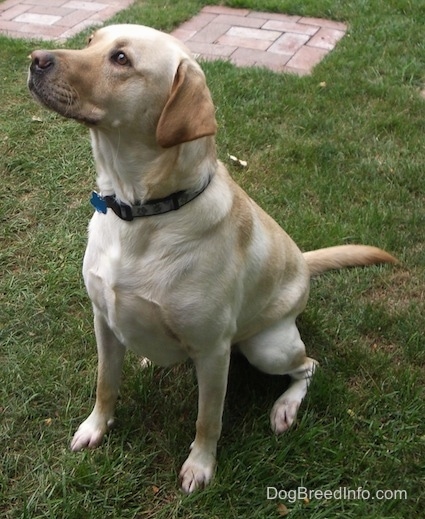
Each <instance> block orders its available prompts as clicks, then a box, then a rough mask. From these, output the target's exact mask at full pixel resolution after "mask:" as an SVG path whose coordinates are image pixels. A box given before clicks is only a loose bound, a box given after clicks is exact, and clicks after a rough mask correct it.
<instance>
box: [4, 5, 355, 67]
mask: <svg viewBox="0 0 425 519" xmlns="http://www.w3.org/2000/svg"><path fill="white" fill-rule="evenodd" d="M133 1H134V0H5V1H3V2H1V3H0V33H3V34H7V35H8V36H10V37H12V38H13V37H19V38H37V39H45V40H59V41H64V40H66V39H67V38H69V37H71V36H73V35H75V34H77V33H78V32H80V31H82V30H84V29H86V28H87V27H90V26H97V25H102V24H103V23H104V22H105V21H106V20H108V19H109V18H110V17H112V16H113V15H114V14H115V13H117V12H118V11H120V10H122V9H124V8H126V7H128V6H129V5H131V4H132V3H133ZM346 30H347V26H346V24H344V23H342V22H336V21H334V20H326V19H321V18H312V17H305V16H304V17H303V16H297V15H287V14H284V13H266V12H261V11H252V10H250V9H234V8H231V7H227V6H223V5H208V6H205V7H203V8H202V9H201V11H200V12H199V13H198V14H197V15H196V16H194V17H193V18H191V19H190V20H187V21H186V22H184V23H183V24H181V25H180V26H179V27H177V28H176V29H175V30H174V31H173V32H172V34H173V35H174V36H175V37H176V38H178V39H180V40H181V41H183V42H185V43H186V45H187V46H188V47H189V48H190V49H191V50H192V52H193V53H194V54H195V55H196V57H199V59H201V60H202V59H204V60H216V59H224V60H229V61H231V62H232V63H234V64H235V65H237V66H262V67H267V68H269V69H271V70H274V71H276V72H288V73H293V74H298V75H300V76H301V75H306V74H310V73H311V71H312V69H313V67H314V66H315V65H317V64H318V63H319V62H320V61H321V60H322V59H323V58H324V57H325V56H326V55H327V54H328V53H329V52H330V51H332V50H333V49H334V47H335V45H336V44H337V42H338V41H339V40H340V39H341V38H342V37H343V36H344V34H345V32H346Z"/></svg>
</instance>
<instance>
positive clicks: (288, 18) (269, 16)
mask: <svg viewBox="0 0 425 519" xmlns="http://www.w3.org/2000/svg"><path fill="white" fill-rule="evenodd" d="M251 16H252V17H254V18H261V19H263V20H279V21H281V22H288V23H291V22H297V21H298V20H300V19H301V16H293V15H290V14H280V13H262V12H257V11H255V12H254V11H253V12H251V13H249V15H248V17H251Z"/></svg>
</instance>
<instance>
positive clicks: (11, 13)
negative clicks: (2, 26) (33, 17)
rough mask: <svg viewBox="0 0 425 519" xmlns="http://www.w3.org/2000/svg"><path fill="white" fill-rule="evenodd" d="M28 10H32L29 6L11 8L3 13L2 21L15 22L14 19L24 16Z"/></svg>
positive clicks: (0, 16)
mask: <svg viewBox="0 0 425 519" xmlns="http://www.w3.org/2000/svg"><path fill="white" fill-rule="evenodd" d="M28 9H30V6H29V5H22V4H18V5H14V6H11V7H10V8H9V9H6V10H5V11H3V12H2V13H1V14H0V19H2V20H13V19H14V18H16V17H17V16H19V15H20V14H23V13H25V12H26V11H28Z"/></svg>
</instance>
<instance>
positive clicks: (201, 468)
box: [180, 450, 215, 494]
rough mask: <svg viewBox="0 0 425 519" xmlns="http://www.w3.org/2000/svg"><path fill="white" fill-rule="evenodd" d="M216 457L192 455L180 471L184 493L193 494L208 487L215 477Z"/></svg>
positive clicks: (192, 453) (200, 454)
mask: <svg viewBox="0 0 425 519" xmlns="http://www.w3.org/2000/svg"><path fill="white" fill-rule="evenodd" d="M214 469H215V457H214V456H212V455H209V454H203V453H199V454H197V455H196V454H194V451H193V450H192V452H191V454H190V455H189V457H188V458H187V460H186V461H185V462H184V464H183V467H182V469H181V471H180V481H181V487H182V490H183V492H185V493H186V494H191V493H192V492H195V490H199V489H201V488H204V487H206V486H207V485H208V483H209V482H210V481H211V479H212V478H213V476H214Z"/></svg>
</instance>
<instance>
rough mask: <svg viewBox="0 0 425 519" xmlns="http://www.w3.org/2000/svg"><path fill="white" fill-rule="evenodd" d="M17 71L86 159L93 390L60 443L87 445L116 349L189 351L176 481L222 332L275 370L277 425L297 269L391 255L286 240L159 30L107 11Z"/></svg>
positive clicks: (187, 478)
mask: <svg viewBox="0 0 425 519" xmlns="http://www.w3.org/2000/svg"><path fill="white" fill-rule="evenodd" d="M28 86H29V89H30V91H31V93H32V95H33V96H34V97H35V99H36V100H37V101H38V102H40V103H41V104H43V105H44V106H46V107H48V108H50V109H53V110H54V111H56V112H58V113H59V114H61V115H62V116H64V117H67V118H70V119H75V120H77V121H79V122H81V123H83V124H84V125H86V126H87V127H88V128H89V131H90V135H91V143H92V148H93V155H94V160H95V164H96V172H97V184H98V190H99V192H98V193H97V192H94V193H93V196H92V203H93V205H94V206H95V208H96V211H95V212H94V214H93V217H92V219H91V221H90V225H89V237H88V243H87V249H86V252H85V256H84V262H83V276H84V281H85V285H86V288H87V292H88V294H89V296H90V299H91V301H92V304H93V312H94V329H95V335H96V341H97V350H98V379H97V392H96V402H95V405H94V408H93V411H92V412H91V414H90V416H89V417H88V418H87V419H86V420H85V421H84V422H83V423H82V424H81V425H80V427H79V428H78V430H77V432H76V433H75V435H74V437H73V439H72V443H71V448H72V450H73V451H79V450H81V449H83V448H85V447H88V448H94V447H97V446H98V445H99V444H100V443H101V441H102V438H103V436H104V435H105V433H106V432H107V431H108V430H109V428H110V427H111V425H112V424H113V420H114V408H115V404H116V400H117V396H118V388H119V385H120V378H121V370H122V364H123V358H124V353H125V351H126V349H130V350H132V351H134V352H136V353H137V354H140V355H141V356H142V357H144V358H146V359H149V360H150V361H152V362H154V363H155V364H158V365H160V366H169V365H172V364H174V363H178V362H183V361H185V360H186V359H188V358H190V359H192V361H193V363H194V365H195V368H196V374H197V381H198V389H199V401H198V417H197V421H196V435H195V439H194V442H193V443H192V445H191V448H190V453H189V456H188V458H187V459H186V461H185V462H184V464H183V466H182V469H181V472H180V480H181V486H182V489H183V491H184V492H186V493H191V492H193V491H195V490H196V489H199V488H202V487H204V486H205V485H207V484H208V483H209V482H210V480H211V479H212V477H213V475H214V472H215V465H216V450H217V442H218V439H219V437H220V433H221V428H222V413H223V406H224V400H225V394H226V387H227V377H228V369H229V360H230V354H231V351H232V348H233V347H234V346H236V345H237V347H238V349H239V351H240V352H241V353H242V354H243V355H245V356H246V358H247V359H248V361H249V362H250V363H251V364H253V365H254V366H256V367H257V368H259V369H260V370H262V371H263V372H265V373H269V374H275V375H284V374H285V375H290V377H291V384H290V386H289V388H288V389H287V390H286V391H285V392H284V393H283V394H282V396H281V397H280V398H278V400H277V401H276V403H275V404H274V406H273V409H272V412H271V427H272V430H273V431H274V432H275V433H277V434H279V433H282V432H284V431H286V430H287V429H288V428H289V427H290V426H291V425H292V424H293V422H294V420H295V418H296V415H297V411H298V408H299V406H300V403H301V401H302V399H303V398H304V396H305V394H306V391H307V387H308V385H309V381H310V379H311V377H312V374H313V372H314V369H315V366H316V361H314V360H313V359H311V358H309V357H307V355H306V351H305V346H304V343H303V342H302V340H301V337H300V334H299V332H298V329H297V326H296V322H295V320H296V318H297V316H298V315H299V314H300V313H301V312H302V311H303V310H304V308H305V306H306V303H307V298H308V293H309V286H310V278H311V276H314V275H317V274H320V273H322V272H324V271H327V270H329V269H335V268H342V267H349V266H363V265H369V264H375V263H383V262H388V263H395V262H396V259H395V258H394V257H393V256H391V255H390V254H388V253H387V252H385V251H383V250H381V249H378V248H376V247H370V246H364V245H342V246H336V247H330V248H325V249H320V250H315V251H310V252H305V253H302V252H300V250H299V248H298V247H297V246H296V245H295V243H294V242H293V241H292V239H291V238H290V237H289V236H288V235H287V234H286V233H285V232H284V231H283V230H282V228H281V227H280V226H279V225H278V224H277V223H276V222H275V221H274V220H273V219H272V218H271V217H270V216H268V215H267V214H266V213H265V212H264V211H263V210H262V209H261V208H260V207H258V206H257V205H256V203H255V202H254V201H253V200H252V199H251V198H249V197H248V195H247V194H246V193H245V192H244V191H243V190H242V189H241V188H240V187H239V186H238V185H237V184H236V183H235V182H234V181H233V180H232V178H231V177H230V175H229V173H228V172H227V171H226V168H225V166H224V165H223V164H222V163H221V162H220V161H219V160H217V157H216V148H215V138H214V136H215V134H216V131H217V124H216V119H215V109H214V105H213V102H212V99H211V95H210V92H209V89H208V87H207V84H206V80H205V76H204V74H203V72H202V70H201V67H200V66H199V64H198V63H197V62H196V61H195V59H194V58H193V57H192V55H191V53H190V51H189V50H188V49H187V48H186V47H185V45H184V44H183V43H181V42H180V41H178V40H177V39H175V38H174V37H172V36H171V35H168V34H165V33H162V32H160V31H157V30H155V29H152V28H149V27H144V26H140V25H130V24H125V25H112V26H107V27H103V28H101V29H99V30H97V31H96V32H95V33H94V34H93V35H92V37H90V39H89V42H88V45H87V47H85V48H84V49H81V50H67V49H60V50H54V51H49V50H36V51H34V52H32V54H31V65H30V70H29V75H28Z"/></svg>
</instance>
